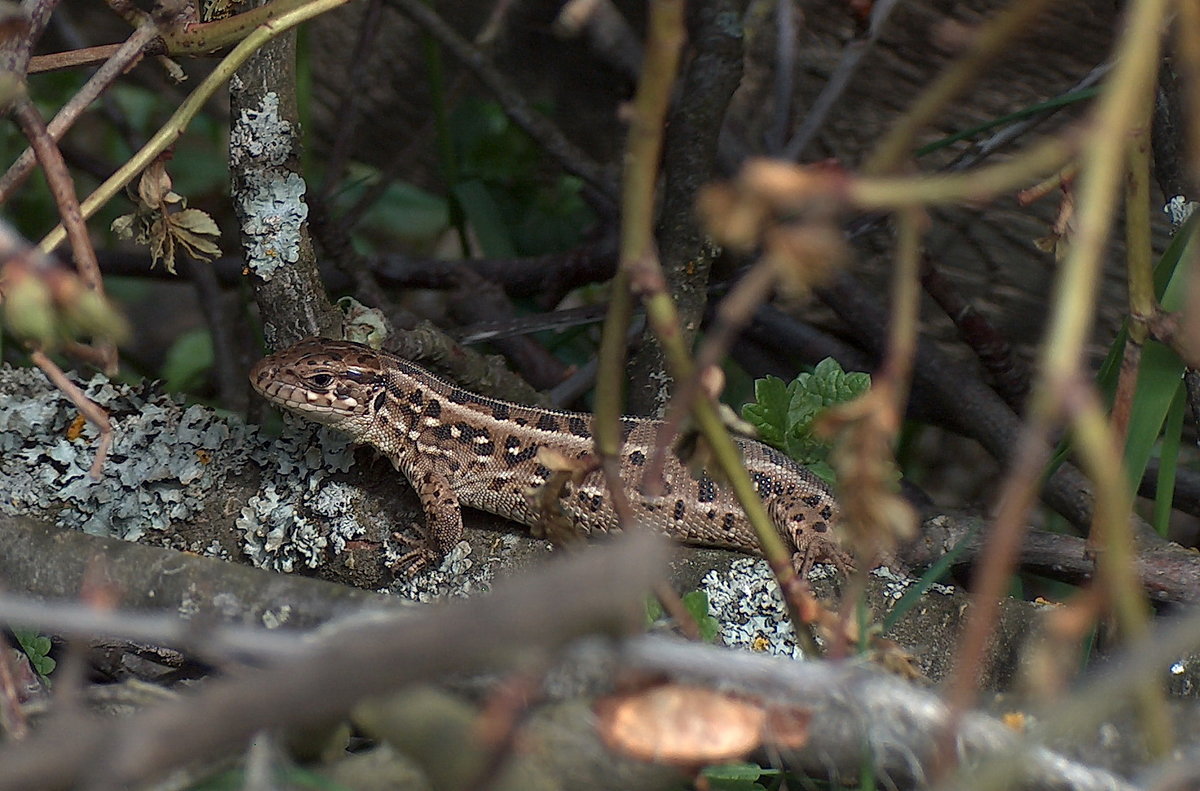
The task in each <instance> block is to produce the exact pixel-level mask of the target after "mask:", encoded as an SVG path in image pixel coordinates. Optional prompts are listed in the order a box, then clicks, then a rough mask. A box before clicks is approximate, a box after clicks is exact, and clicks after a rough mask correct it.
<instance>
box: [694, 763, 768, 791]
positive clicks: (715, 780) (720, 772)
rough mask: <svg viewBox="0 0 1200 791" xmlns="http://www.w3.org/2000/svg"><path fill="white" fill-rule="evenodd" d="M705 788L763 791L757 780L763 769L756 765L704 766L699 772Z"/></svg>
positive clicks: (763, 787)
mask: <svg viewBox="0 0 1200 791" xmlns="http://www.w3.org/2000/svg"><path fill="white" fill-rule="evenodd" d="M701 774H702V775H703V776H704V779H705V780H706V781H707V786H708V788H710V789H714V791H760V790H761V789H765V786H763V785H762V784H761V783H759V782H758V781H759V779H760V778H762V776H763V774H764V773H763V769H762V767H761V766H759V765H758V764H751V763H740V764H718V765H717V766H706V767H705V768H704V770H703V771H702V772H701Z"/></svg>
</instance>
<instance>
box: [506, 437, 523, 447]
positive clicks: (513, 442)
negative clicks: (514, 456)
mask: <svg viewBox="0 0 1200 791" xmlns="http://www.w3.org/2000/svg"><path fill="white" fill-rule="evenodd" d="M519 447H521V440H519V439H517V438H516V437H514V436H513V435H511V434H509V435H508V436H507V437H505V438H504V449H505V450H509V449H510V448H519Z"/></svg>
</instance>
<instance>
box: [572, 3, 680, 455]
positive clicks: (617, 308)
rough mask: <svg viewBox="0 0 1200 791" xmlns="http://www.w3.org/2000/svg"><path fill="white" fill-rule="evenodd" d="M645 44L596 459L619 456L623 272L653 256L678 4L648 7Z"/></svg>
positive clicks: (603, 365)
mask: <svg viewBox="0 0 1200 791" xmlns="http://www.w3.org/2000/svg"><path fill="white" fill-rule="evenodd" d="M648 30H649V39H648V41H647V45H646V60H645V62H644V63H643V65H642V77H641V80H640V82H639V83H638V89H637V95H636V96H635V98H634V103H633V114H632V118H631V119H630V124H629V142H628V144H627V146H626V152H625V170H624V174H623V178H622V196H621V247H620V265H619V269H618V272H617V275H616V277H614V278H613V282H612V295H611V302H610V304H609V309H608V318H607V320H606V321H605V324H604V330H603V334H602V335H601V337H600V351H599V361H598V367H597V372H596V421H595V426H594V430H595V435H596V451H597V453H598V454H599V456H600V457H601V459H603V458H605V457H608V458H613V457H615V456H616V455H617V454H618V453H619V452H620V447H621V434H620V417H621V411H622V410H621V403H622V399H621V392H622V386H623V385H624V383H625V334H626V332H627V329H628V327H629V320H630V316H631V315H632V296H631V294H630V293H629V271H630V269H631V268H632V267H633V266H635V265H637V263H638V262H639V261H640V260H641V259H643V258H645V257H647V256H653V255H654V252H653V246H654V193H655V189H654V188H655V184H656V183H657V180H658V166H659V161H660V159H661V154H662V145H663V130H664V126H665V122H666V117H667V108H668V106H669V104H670V96H671V88H672V86H673V85H674V84H675V76H676V74H677V72H678V70H679V54H680V51H681V50H682V48H683V41H684V35H685V27H684V4H683V2H682V0H656V2H653V3H651V5H650V20H649V25H648Z"/></svg>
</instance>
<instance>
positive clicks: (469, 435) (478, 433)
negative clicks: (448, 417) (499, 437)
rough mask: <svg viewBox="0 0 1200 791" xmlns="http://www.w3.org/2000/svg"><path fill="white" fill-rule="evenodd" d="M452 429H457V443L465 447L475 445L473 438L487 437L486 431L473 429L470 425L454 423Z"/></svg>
mask: <svg viewBox="0 0 1200 791" xmlns="http://www.w3.org/2000/svg"><path fill="white" fill-rule="evenodd" d="M454 427H455V428H456V429H458V441H459V442H462V443H464V444H467V445H474V444H475V437H482V436H486V435H487V430H486V429H482V428H475V427H474V426H472V425H471V424H470V423H455V424H454Z"/></svg>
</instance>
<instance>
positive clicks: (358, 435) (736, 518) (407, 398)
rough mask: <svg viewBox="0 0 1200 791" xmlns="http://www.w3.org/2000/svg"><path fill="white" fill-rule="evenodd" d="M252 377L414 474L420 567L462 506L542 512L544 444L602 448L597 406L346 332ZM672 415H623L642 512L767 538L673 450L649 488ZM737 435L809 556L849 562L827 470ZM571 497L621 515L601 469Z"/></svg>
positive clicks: (733, 537)
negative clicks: (583, 406) (448, 371)
mask: <svg viewBox="0 0 1200 791" xmlns="http://www.w3.org/2000/svg"><path fill="white" fill-rule="evenodd" d="M250 381H251V383H252V384H253V385H254V388H255V390H257V391H258V392H259V393H260V394H262V395H263V396H264V397H265V398H267V399H268V400H270V401H272V402H274V403H276V404H279V405H280V406H283V407H285V408H287V409H289V410H291V411H293V412H296V413H297V414H300V415H303V416H304V417H306V418H308V419H309V420H313V421H315V422H317V423H323V424H325V425H329V426H332V427H333V428H335V429H337V430H338V431H341V432H344V433H345V434H347V435H349V436H350V438H351V439H352V440H353V441H355V442H359V443H363V444H367V445H371V446H373V447H375V448H376V449H378V450H379V451H380V452H381V453H382V454H384V455H385V456H387V457H388V458H389V459H391V461H392V463H393V464H394V465H395V467H396V469H398V470H399V471H400V472H402V473H403V474H404V477H405V478H406V479H407V480H408V482H409V483H410V484H411V485H412V487H413V488H414V489H415V490H416V492H417V494H418V496H419V497H420V499H421V505H422V507H423V509H424V512H425V518H426V524H425V526H424V528H425V529H424V541H423V542H422V543H421V544H420V546H419V548H418V549H417V550H416V551H415V552H412V553H409V555H408V556H406V558H405V561H409V562H412V563H413V564H414V568H413V570H414V571H415V570H418V569H420V568H423V567H425V566H426V565H430V564H436V563H438V562H440V560H441V559H442V558H443V557H445V554H446V553H447V552H448V551H449V550H450V549H451V548H452V547H453V546H454V545H455V544H457V543H458V542H459V541H460V540H461V539H462V535H463V526H462V511H461V507H462V506H468V507H470V508H477V509H479V510H482V511H488V512H490V513H493V514H497V515H499V516H502V517H505V518H507V519H512V520H513V521H516V522H520V523H521V524H523V525H529V526H535V527H536V526H538V525H539V524H541V523H542V519H543V518H544V516H545V515H544V514H543V513H539V511H538V509H537V507H536V506H535V504H531V498H530V497H529V493H530V492H531V491H532V490H534V489H536V488H537V487H539V486H541V485H542V484H544V483H546V481H547V479H548V477H549V476H550V474H551V472H550V470H549V469H548V468H547V467H546V466H545V465H543V464H542V463H541V461H540V460H539V458H538V452H539V449H543V448H545V449H547V450H551V451H554V452H556V453H557V454H559V455H560V456H561V457H563V458H565V459H568V460H575V459H579V460H587V459H590V458H591V454H592V451H593V442H592V416H591V415H588V414H585V413H579V412H560V411H555V410H549V409H540V408H537V407H530V406H522V405H520V404H513V403H508V402H506V401H498V400H495V399H491V398H485V397H483V396H479V395H475V394H473V393H470V392H467V391H466V390H462V389H460V388H458V387H455V386H454V385H452V384H449V383H447V382H445V381H443V380H442V379H439V378H438V377H436V376H434V375H433V374H431V373H429V372H428V371H426V370H424V369H423V368H421V367H419V366H417V365H414V364H413V363H410V362H408V361H406V360H403V359H401V358H399V357H396V356H395V355H392V354H388V353H387V352H381V351H375V350H373V349H371V348H369V347H366V346H362V345H360V344H356V343H350V342H348V341H333V340H326V339H324V338H309V339H307V340H304V341H301V342H300V343H298V344H296V345H295V346H292V347H290V348H288V349H285V350H283V351H281V352H277V353H276V354H273V355H271V356H269V357H267V358H265V359H263V360H261V361H259V363H258V364H257V365H255V366H254V368H253V370H252V371H251V372H250ZM661 425H662V424H661V423H660V422H659V421H656V420H644V419H640V418H628V417H627V418H623V419H622V421H621V426H622V434H623V437H624V444H623V447H622V451H621V454H622V455H621V478H622V480H623V482H624V484H625V489H626V493H627V495H628V497H629V500H630V502H631V505H632V508H633V513H634V516H635V518H636V519H637V520H638V521H639V522H642V523H644V524H646V525H648V526H650V527H653V528H654V529H656V530H659V531H661V532H663V533H666V534H667V535H669V536H671V537H673V538H675V539H677V540H679V541H683V542H686V543H690V544H699V545H704V546H716V547H725V548H730V549H737V550H742V551H745V552H758V540H757V538H756V536H755V534H754V531H753V529H752V528H751V526H750V524H749V522H748V521H747V520H746V517H745V514H744V513H743V512H742V509H741V506H739V505H738V503H737V500H736V499H735V498H734V496H733V494H732V492H731V491H730V490H729V489H728V488H726V487H725V486H723V485H721V484H719V483H717V482H716V481H714V480H713V479H712V478H710V477H708V475H707V474H704V473H702V474H700V476H699V477H696V476H693V475H692V474H691V472H690V471H689V470H688V468H687V467H686V466H684V465H683V464H682V463H681V462H680V461H679V459H678V458H676V456H675V454H673V453H668V454H667V455H666V465H665V467H664V470H663V477H664V481H665V488H664V493H663V495H662V496H661V497H657V498H653V499H652V498H648V497H646V496H643V495H641V494H640V493H639V491H638V487H639V483H640V480H641V472H642V468H643V466H644V465H645V464H646V461H647V459H648V458H649V457H650V456H651V455H652V454H653V452H654V448H655V447H657V445H658V442H659V438H658V434H659V428H660V426H661ZM737 444H738V446H739V447H740V448H741V451H742V456H743V458H744V460H745V464H746V468H747V469H748V470H749V471H750V475H751V477H752V478H753V479H754V483H755V487H756V488H757V490H758V493H759V496H760V497H762V498H763V502H764V503H765V504H766V507H767V511H768V513H770V515H771V519H772V521H774V523H775V526H776V527H777V528H778V530H779V534H780V535H781V536H782V537H783V539H784V542H785V543H786V544H787V545H788V546H789V547H790V548H791V550H792V551H793V553H794V556H793V557H794V560H795V562H796V565H797V567H798V569H800V570H802V571H806V570H807V569H808V568H809V566H810V565H811V564H812V563H813V562H814V561H818V560H831V561H834V562H836V563H839V564H844V563H845V562H846V561H847V556H846V554H845V553H844V552H843V551H842V550H841V549H840V548H839V547H838V546H837V544H836V542H835V540H834V537H833V526H834V524H835V522H836V520H837V514H838V505H837V502H836V501H835V500H834V499H833V496H832V495H831V494H830V492H829V490H828V489H827V488H826V487H825V484H824V483H823V482H822V481H821V480H820V479H819V478H817V477H816V476H815V475H814V474H813V473H812V472H810V471H809V470H807V469H805V468H803V467H801V466H800V465H798V464H796V463H795V462H793V461H792V460H791V459H789V458H787V457H786V456H784V455H783V454H781V453H779V452H778V451H776V450H774V449H773V448H770V447H768V446H766V445H764V444H762V443H761V442H756V441H754V440H750V439H745V438H739V439H738V440H737ZM560 504H561V508H562V511H563V513H564V515H565V516H566V517H567V519H568V520H569V521H570V523H571V525H572V526H573V527H574V528H575V529H576V530H578V531H580V532H582V533H585V534H590V533H605V532H608V531H611V530H615V529H617V528H618V522H617V515H616V512H615V511H614V510H613V507H612V505H611V502H610V495H609V492H608V489H607V487H606V485H605V482H604V480H603V475H602V474H601V473H600V472H599V471H592V472H590V473H588V474H587V475H586V477H584V478H583V480H582V481H581V482H580V483H578V484H573V483H567V484H566V486H565V488H564V489H563V492H562V498H561V501H560Z"/></svg>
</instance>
